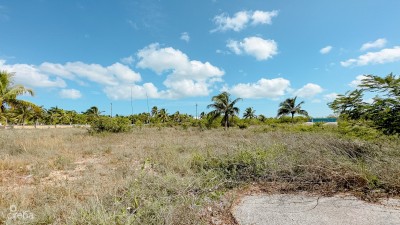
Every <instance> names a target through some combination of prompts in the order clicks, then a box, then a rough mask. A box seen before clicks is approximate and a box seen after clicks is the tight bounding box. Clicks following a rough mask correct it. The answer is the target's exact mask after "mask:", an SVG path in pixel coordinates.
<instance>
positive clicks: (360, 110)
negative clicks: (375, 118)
mask: <svg viewBox="0 0 400 225" xmlns="http://www.w3.org/2000/svg"><path fill="white" fill-rule="evenodd" d="M328 106H329V107H330V108H331V109H332V110H333V112H335V113H338V114H340V115H346V116H347V117H348V118H349V119H352V120H357V119H360V118H361V117H362V116H363V115H364V114H365V110H366V108H367V104H366V103H365V102H363V91H362V90H354V91H351V92H349V91H348V92H346V93H345V94H344V95H338V96H337V98H336V99H335V100H334V101H333V102H330V103H328Z"/></svg>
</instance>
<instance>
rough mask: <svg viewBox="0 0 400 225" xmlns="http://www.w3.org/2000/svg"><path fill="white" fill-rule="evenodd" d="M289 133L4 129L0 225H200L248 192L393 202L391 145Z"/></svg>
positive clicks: (397, 170) (396, 156) (0, 137)
mask: <svg viewBox="0 0 400 225" xmlns="http://www.w3.org/2000/svg"><path fill="white" fill-rule="evenodd" d="M291 127H292V128H288V129H280V128H277V127H270V126H268V127H255V128H252V127H250V128H248V129H245V130H240V129H231V130H229V131H227V132H225V131H223V130H222V129H214V130H204V131H201V130H199V129H197V128H184V129H183V128H179V127H176V128H137V129H134V130H133V131H132V132H129V133H121V134H111V133H107V134H94V135H93V134H92V135H89V134H88V132H87V131H86V130H85V129H49V130H3V131H0V146H3V147H2V148H1V149H0V221H5V220H6V219H7V215H6V214H5V213H4V212H7V210H8V209H9V207H10V206H11V205H15V206H17V207H18V209H20V210H27V211H29V212H32V213H33V215H34V219H32V220H29V221H28V222H31V223H40V224H207V223H209V222H210V213H208V211H209V210H206V209H207V208H208V206H209V205H214V204H216V203H219V202H220V201H221V199H223V196H224V193H226V192H227V191H229V190H231V189H232V188H234V187H241V186H243V185H247V184H249V183H258V184H260V185H266V183H268V182H269V183H288V184H290V185H291V187H292V189H293V190H297V189H302V190H310V191H312V190H314V191H324V192H326V193H333V192H337V191H352V192H354V193H358V194H359V195H360V196H364V197H368V196H370V193H376V192H380V193H386V194H391V195H399V191H400V177H399V176H398V174H400V146H399V141H398V139H395V138H388V139H387V140H386V141H380V142H375V141H373V140H372V141H366V140H362V139H358V138H353V137H352V138H348V137H344V136H343V135H340V134H338V132H336V131H334V130H330V129H331V128H318V127H317V128H312V129H315V130H313V131H311V130H307V129H308V128H304V127H297V128H295V126H291ZM290 129H292V130H290ZM302 129H306V130H302ZM317 129H321V130H317ZM322 129H324V130H322ZM332 129H334V128H332ZM288 130H290V131H288ZM224 204H229V201H228V202H227V203H224ZM225 206H226V205H225ZM225 206H224V207H225ZM213 210H214V209H213ZM2 212H3V213H2ZM211 214H213V213H211ZM211 216H212V215H211Z"/></svg>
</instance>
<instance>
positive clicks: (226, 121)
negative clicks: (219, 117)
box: [224, 115, 229, 130]
mask: <svg viewBox="0 0 400 225" xmlns="http://www.w3.org/2000/svg"><path fill="white" fill-rule="evenodd" d="M224 119H225V130H228V120H229V116H226V115H225V118H224Z"/></svg>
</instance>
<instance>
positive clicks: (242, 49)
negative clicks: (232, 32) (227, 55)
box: [226, 37, 278, 61]
mask: <svg viewBox="0 0 400 225" xmlns="http://www.w3.org/2000/svg"><path fill="white" fill-rule="evenodd" d="M226 47H228V48H229V49H230V50H231V51H232V52H233V53H235V54H237V55H240V54H242V53H245V54H247V55H250V56H253V57H255V58H256V59H257V60H259V61H261V60H267V59H270V58H272V57H273V56H274V55H276V54H278V44H277V43H276V42H275V41H274V40H265V39H262V38H259V37H247V38H245V39H243V41H240V42H238V41H235V40H229V41H228V42H227V45H226Z"/></svg>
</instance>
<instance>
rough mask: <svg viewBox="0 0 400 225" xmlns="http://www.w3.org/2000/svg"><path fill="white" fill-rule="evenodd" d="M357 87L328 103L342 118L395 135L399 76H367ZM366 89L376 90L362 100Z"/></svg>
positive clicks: (398, 123) (399, 114) (399, 119)
mask: <svg viewBox="0 0 400 225" xmlns="http://www.w3.org/2000/svg"><path fill="white" fill-rule="evenodd" d="M359 87H360V89H356V90H354V91H349V92H347V93H346V94H344V95H339V96H338V98H336V99H335V100H334V101H333V102H331V103H329V106H330V107H331V108H332V109H333V110H334V111H335V112H336V113H338V114H340V117H341V118H342V119H344V120H349V121H350V122H352V123H354V124H360V123H361V124H364V125H367V126H371V127H374V128H377V129H378V130H381V131H382V132H384V133H385V134H399V133H400V77H399V76H395V75H393V74H389V75H387V76H386V77H383V78H382V77H379V76H374V75H367V76H365V78H364V79H363V80H362V81H361V84H360V85H359ZM366 92H373V93H377V95H376V96H375V97H374V98H373V99H372V102H371V103H368V102H366V101H365V99H364V93H366Z"/></svg>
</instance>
